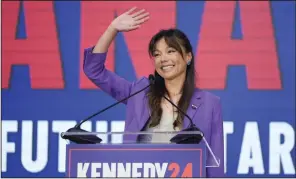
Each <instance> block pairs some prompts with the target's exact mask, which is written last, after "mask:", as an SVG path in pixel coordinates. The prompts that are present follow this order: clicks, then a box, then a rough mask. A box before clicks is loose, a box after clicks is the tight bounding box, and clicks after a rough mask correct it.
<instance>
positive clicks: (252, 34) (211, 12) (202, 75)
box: [2, 1, 282, 89]
mask: <svg viewBox="0 0 296 179" xmlns="http://www.w3.org/2000/svg"><path fill="white" fill-rule="evenodd" d="M176 3H177V2H175V1H165V2H157V1H153V2H120V3H118V2H112V1H111V2H101V1H98V2H81V11H80V12H81V19H80V22H81V24H80V88H81V89H94V88H96V87H95V86H94V85H93V84H92V83H91V82H90V81H89V80H88V79H87V78H86V76H85V75H84V73H83V70H82V60H83V49H84V48H87V47H90V46H92V45H94V44H95V43H96V41H97V40H98V37H99V35H100V34H102V33H103V31H104V30H105V29H106V27H107V26H108V24H109V23H110V22H111V20H112V19H113V18H114V13H115V12H116V13H117V14H120V13H122V12H123V11H125V10H127V9H129V8H131V7H133V6H137V7H139V8H144V9H146V10H147V11H148V12H150V14H151V18H150V20H149V21H148V22H147V23H146V24H145V25H143V27H142V28H140V29H139V30H136V31H133V32H129V33H124V37H125V41H126V45H127V47H128V49H129V55H130V57H131V60H132V63H133V66H134V68H135V72H136V75H137V76H138V77H139V76H143V75H145V76H147V75H148V74H150V73H151V72H153V64H152V63H151V60H150V59H149V57H148V53H147V45H148V42H149V40H150V38H151V36H152V35H153V34H154V33H156V32H157V31H158V30H159V29H162V28H169V27H176ZM20 4H21V2H20V1H12V2H8V1H6V2H3V3H2V11H3V17H2V23H3V32H2V34H3V35H2V39H3V43H2V48H3V50H2V52H3V56H2V57H3V59H2V88H8V87H9V82H10V76H11V68H12V66H13V65H29V67H30V77H31V87H32V88H34V89H63V88H64V87H65V81H64V78H63V76H64V75H65V74H64V71H63V66H62V58H61V53H60V50H59V49H60V48H59V44H60V43H61V42H60V39H59V38H58V33H57V22H56V21H55V16H56V14H55V12H54V2H37V1H36V2H29V1H24V2H23V8H24V14H25V23H26V25H25V26H26V34H27V37H26V38H25V39H17V38H16V29H17V26H18V22H19V21H18V17H19V13H20ZM235 5H236V2H235V1H229V2H205V7H204V12H203V14H202V23H201V26H200V34H199V41H198V47H196V51H195V52H196V54H195V55H196V57H195V58H196V61H197V63H196V68H197V71H198V76H199V79H198V80H199V81H198V84H199V86H200V87H201V88H207V89H224V88H225V84H226V79H227V67H228V66H231V65H244V66H246V74H247V82H248V88H249V89H281V88H282V86H281V79H280V71H279V66H278V57H277V52H276V45H275V44H276V42H275V38H274V29H273V25H272V16H271V13H270V4H269V2H268V1H262V2H255V1H254V2H248V1H245V2H244V1H243V2H239V6H240V12H241V13H240V17H241V24H242V32H243V39H241V40H237V39H232V38H231V32H232V24H233V20H234V10H235ZM194 19H195V18H194V17H191V18H188V19H183V20H190V21H192V25H194V24H195V23H194ZM69 33H71V32H69ZM191 40H192V41H194V40H195V39H191ZM106 67H107V68H108V69H111V70H114V43H113V44H112V45H111V47H110V49H109V51H108V57H107V62H106ZM77 73H79V72H78V71H77Z"/></svg>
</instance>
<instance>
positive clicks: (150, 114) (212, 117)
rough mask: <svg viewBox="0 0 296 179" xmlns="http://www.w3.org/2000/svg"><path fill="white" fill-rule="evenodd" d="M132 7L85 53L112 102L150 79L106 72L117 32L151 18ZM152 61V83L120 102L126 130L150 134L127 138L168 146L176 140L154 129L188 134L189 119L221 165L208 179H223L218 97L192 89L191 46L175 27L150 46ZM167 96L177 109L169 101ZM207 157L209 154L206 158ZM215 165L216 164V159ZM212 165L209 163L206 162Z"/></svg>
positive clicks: (93, 74)
mask: <svg viewBox="0 0 296 179" xmlns="http://www.w3.org/2000/svg"><path fill="white" fill-rule="evenodd" d="M135 10H136V8H132V9H130V10H129V11H127V12H125V13H123V14H121V15H120V16H118V17H117V18H116V19H114V20H113V21H112V23H111V24H110V25H109V27H108V28H107V30H106V31H105V32H104V33H103V34H102V36H101V37H100V39H99V41H98V42H97V44H96V45H95V46H94V47H93V48H88V49H86V50H85V52H84V72H85V74H86V76H87V77H88V78H89V79H90V80H91V81H92V82H93V83H94V84H96V85H97V86H98V87H100V88H101V89H102V90H103V91H105V92H106V93H107V94H109V95H110V96H112V97H113V98H115V99H116V100H122V99H123V98H126V97H128V96H129V95H130V94H131V93H133V92H135V91H138V90H140V89H145V87H146V86H147V85H149V83H150V81H149V79H147V78H146V77H143V78H141V79H139V80H137V81H135V82H133V83H131V82H129V81H127V80H125V79H123V78H121V77H119V76H118V75H117V74H115V73H113V72H111V71H109V70H107V69H106V68H105V65H104V63H105V61H106V56H107V51H108V48H109V46H110V44H111V42H112V41H113V39H114V38H115V36H116V34H117V33H118V32H127V31H132V30H135V29H138V28H140V26H141V24H143V23H145V22H146V21H147V20H148V19H149V13H148V12H145V10H140V11H137V12H134V11H135ZM148 49H149V54H150V57H151V58H152V59H153V60H154V64H155V71H154V76H155V82H154V83H153V84H152V85H151V86H150V87H149V88H148V89H147V90H143V92H141V93H139V94H137V95H136V96H134V97H132V98H129V99H128V100H127V101H125V102H123V103H125V104H126V105H127V106H126V108H127V112H126V113H127V116H126V120H125V129H124V130H125V131H126V132H127V131H129V132H139V131H152V132H155V133H153V135H152V136H145V135H144V136H143V135H140V136H138V137H137V138H133V139H129V141H130V140H132V141H133V140H134V141H135V142H140V143H143V142H145V143H146V142H152V143H155V142H162V143H169V142H171V141H172V140H171V139H172V138H173V137H174V136H171V135H168V134H159V133H156V131H163V132H172V131H179V130H187V129H188V126H189V127H191V126H192V125H191V124H190V125H189V121H188V119H185V118H184V116H186V117H187V116H188V117H189V118H190V119H192V123H193V124H194V125H196V126H198V127H199V129H200V130H201V131H202V133H203V134H204V136H205V138H207V140H208V141H209V145H210V147H211V149H212V151H213V153H214V154H215V156H216V157H217V158H218V160H219V161H220V164H221V165H219V167H214V168H207V171H206V176H207V177H223V176H224V165H223V163H224V156H223V155H224V142H223V120H222V112H221V102H220V98H219V97H217V96H215V95H213V94H211V93H209V92H205V91H202V90H200V89H198V88H196V85H195V69H194V67H195V65H194V55H193V51H192V46H191V44H190V41H189V39H188V38H187V37H186V35H185V34H184V33H183V32H182V31H180V30H178V29H167V30H161V31H160V32H158V33H157V34H155V35H154V36H153V37H152V39H151V40H150V43H149V45H148ZM168 98H169V99H170V101H172V102H173V103H174V104H175V105H176V106H178V108H179V109H181V110H182V111H185V112H186V115H184V114H182V112H180V110H177V108H176V107H175V106H174V105H172V104H171V103H170V102H168ZM209 157H210V155H209ZM216 162H217V161H216ZM207 165H208V166H213V165H215V164H214V163H213V160H211V159H209V158H208V159H207Z"/></svg>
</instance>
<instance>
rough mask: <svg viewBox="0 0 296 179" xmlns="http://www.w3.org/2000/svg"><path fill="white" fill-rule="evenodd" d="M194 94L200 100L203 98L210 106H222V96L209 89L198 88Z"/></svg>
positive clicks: (204, 102)
mask: <svg viewBox="0 0 296 179" xmlns="http://www.w3.org/2000/svg"><path fill="white" fill-rule="evenodd" d="M193 96H194V97H195V98H197V99H198V100H201V102H202V103H203V104H204V105H206V106H207V107H209V108H212V109H213V108H217V107H218V108H220V106H221V98H220V97H219V96H217V95H215V94H214V93H211V92H209V91H204V90H201V89H199V88H196V89H195V93H194V95H193Z"/></svg>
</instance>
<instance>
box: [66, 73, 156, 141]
mask: <svg viewBox="0 0 296 179" xmlns="http://www.w3.org/2000/svg"><path fill="white" fill-rule="evenodd" d="M154 82H155V80H154V76H153V75H151V74H150V75H149V85H147V86H146V87H145V88H143V89H141V90H139V91H137V92H135V93H133V94H130V95H129V96H128V97H126V98H124V99H122V100H120V101H118V102H116V103H114V104H112V105H110V106H108V107H106V108H104V109H102V110H100V111H98V112H96V113H94V114H93V115H91V116H89V117H87V118H85V119H84V120H82V121H81V122H80V123H78V124H77V125H75V126H74V127H73V128H70V129H68V130H67V132H71V133H73V132H75V133H76V132H78V133H89V132H88V131H86V130H83V129H81V128H80V127H81V125H82V124H83V123H84V122H86V121H88V120H89V119H91V118H93V117H95V116H96V115H98V114H101V113H103V112H104V111H106V110H108V109H110V108H112V107H114V106H116V105H118V104H120V103H122V102H123V101H125V100H127V99H129V98H131V97H133V96H135V95H136V94H138V93H140V92H142V91H144V90H145V89H147V88H148V87H150V86H151V85H153V84H154ZM61 137H62V138H63V139H68V140H70V141H72V142H75V143H77V144H96V143H101V142H102V139H101V138H99V137H97V136H96V135H90V134H87V135H84V134H83V135H67V134H65V133H64V132H63V133H61Z"/></svg>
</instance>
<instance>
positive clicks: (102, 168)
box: [65, 131, 220, 178]
mask: <svg viewBox="0 0 296 179" xmlns="http://www.w3.org/2000/svg"><path fill="white" fill-rule="evenodd" d="M65 134H66V135H68V136H71V135H72V136H79V137H83V135H88V136H89V135H93V136H97V137H100V138H101V139H102V141H101V142H100V143H96V144H76V143H71V142H70V143H68V145H67V146H66V177H71V178H74V177H75V178H76V177H79V178H80V177H87V178H90V177H91V178H107V177H112V178H115V177H118V178H125V177H127V178H139V177H141V178H143V177H152V178H176V177H177V178H185V177H190V178H197V177H206V168H207V167H219V166H220V162H219V159H217V158H216V157H215V155H214V154H213V152H212V150H211V148H210V147H209V145H208V142H207V140H206V138H205V137H204V136H202V134H201V133H200V132H199V131H188V132H186V131H183V132H153V133H150V132H137V133H128V132H107V133H99V132H92V133H79V132H72V133H70V132H67V133H65ZM153 135H154V137H153V140H152V141H151V140H149V139H151V136H153ZM176 135H178V136H180V135H181V136H182V135H184V136H188V135H191V136H192V135H195V136H197V135H199V136H201V140H200V142H199V143H186V144H182V143H173V142H170V140H160V139H163V138H164V139H165V138H167V139H170V138H172V137H174V136H176ZM135 138H136V140H134V139H135ZM147 139H148V140H147Z"/></svg>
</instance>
